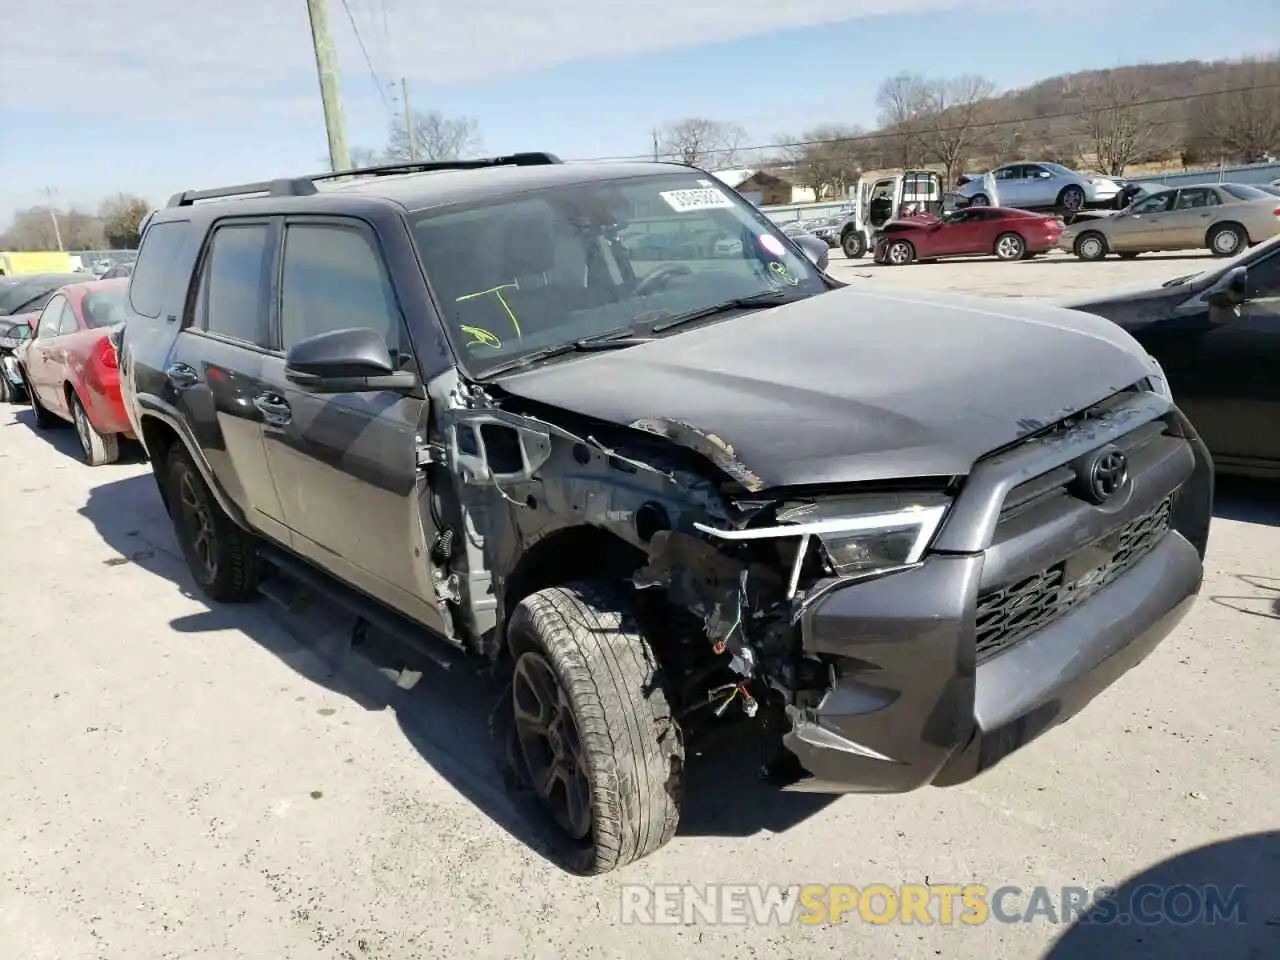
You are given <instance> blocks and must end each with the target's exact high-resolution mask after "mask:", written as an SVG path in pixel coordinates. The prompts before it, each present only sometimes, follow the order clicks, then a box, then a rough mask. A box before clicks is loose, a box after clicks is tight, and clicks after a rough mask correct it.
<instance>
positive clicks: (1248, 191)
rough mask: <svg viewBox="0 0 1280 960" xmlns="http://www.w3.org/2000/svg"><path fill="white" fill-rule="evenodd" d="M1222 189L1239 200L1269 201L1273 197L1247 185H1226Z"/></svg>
mask: <svg viewBox="0 0 1280 960" xmlns="http://www.w3.org/2000/svg"><path fill="white" fill-rule="evenodd" d="M1222 189H1223V190H1225V191H1226V192H1227V193H1229V194H1231V195H1232V196H1233V197H1235V198H1236V199H1237V200H1268V199H1270V197H1271V195H1270V194H1268V193H1264V192H1263V191H1261V190H1259V189H1258V188H1257V187H1251V186H1249V184H1247V183H1224V184H1222Z"/></svg>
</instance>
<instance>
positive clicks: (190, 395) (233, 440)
mask: <svg viewBox="0 0 1280 960" xmlns="http://www.w3.org/2000/svg"><path fill="white" fill-rule="evenodd" d="M279 229H280V226H279V222H278V221H276V220H273V219H270V218H238V217H232V218H226V219H222V220H220V221H218V222H217V223H216V224H215V225H214V227H213V229H212V230H211V231H210V233H209V236H208V238H207V239H206V241H205V246H204V249H203V251H201V255H200V261H199V264H198V266H197V268H196V280H195V285H194V287H193V289H192V290H191V291H190V292H189V296H188V298H187V303H186V308H185V316H184V317H183V320H182V329H181V331H180V332H179V333H178V336H177V337H176V338H175V340H174V345H173V349H172V350H171V351H170V353H169V356H168V359H167V361H166V366H165V371H164V376H165V378H166V390H167V392H168V393H169V395H170V396H171V397H172V398H173V399H172V402H173V403H174V405H175V406H177V407H178V408H179V409H180V410H181V411H182V412H183V414H184V416H185V419H186V421H187V422H188V423H189V424H190V426H191V429H192V430H193V431H194V432H195V434H196V439H197V442H198V443H199V445H200V448H201V451H202V452H203V454H204V456H205V459H206V460H207V461H208V463H209V466H210V468H211V469H212V471H213V474H214V477H215V479H216V480H217V482H218V484H219V486H221V487H222V489H223V490H224V491H225V493H226V494H227V496H228V497H230V498H231V500H232V502H234V503H235V504H236V506H237V507H239V508H240V510H241V511H242V512H243V513H244V516H245V519H246V520H247V522H248V523H249V524H250V525H251V526H252V527H254V528H255V529H256V530H257V531H258V532H260V533H262V534H265V535H266V536H268V537H270V538H271V539H274V540H276V541H278V542H281V543H284V544H286V545H288V544H289V542H290V541H289V535H288V528H287V527H285V526H284V524H283V523H282V522H281V520H280V515H281V508H280V500H279V497H278V496H277V495H276V491H275V486H274V485H273V484H272V481H271V472H270V470H269V469H268V467H267V455H266V450H265V448H264V446H263V438H262V415H261V413H260V412H259V411H258V409H257V408H256V407H255V406H254V405H253V398H254V397H256V396H257V395H258V394H260V393H261V392H262V391H263V389H264V387H263V383H262V365H263V360H264V358H265V357H266V354H267V350H268V344H269V343H270V326H269V323H268V319H267V317H268V314H267V307H268V301H269V297H270V290H271V284H270V282H269V278H270V277H271V276H272V269H273V267H274V263H275V260H274V256H275V240H276V237H277V236H278V235H279Z"/></svg>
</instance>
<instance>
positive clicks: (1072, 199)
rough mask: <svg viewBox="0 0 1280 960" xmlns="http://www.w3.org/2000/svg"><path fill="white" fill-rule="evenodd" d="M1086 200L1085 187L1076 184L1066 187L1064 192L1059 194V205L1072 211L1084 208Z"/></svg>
mask: <svg viewBox="0 0 1280 960" xmlns="http://www.w3.org/2000/svg"><path fill="white" fill-rule="evenodd" d="M1084 200H1085V197H1084V188H1083V187H1078V186H1076V185H1075V184H1072V185H1071V186H1069V187H1064V188H1063V190H1062V192H1061V193H1060V194H1058V206H1060V207H1062V208H1063V209H1066V210H1070V211H1071V212H1072V213H1075V212H1076V211H1077V210H1082V209H1084Z"/></svg>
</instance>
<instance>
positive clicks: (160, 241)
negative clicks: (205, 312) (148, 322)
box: [129, 220, 194, 319]
mask: <svg viewBox="0 0 1280 960" xmlns="http://www.w3.org/2000/svg"><path fill="white" fill-rule="evenodd" d="M193 232H194V231H193V230H192V227H191V224H190V222H189V221H186V220H166V221H163V222H161V223H153V224H151V226H149V227H148V228H147V232H146V234H145V235H144V236H143V238H142V247H141V249H139V250H138V259H137V262H136V263H135V265H134V268H133V276H132V277H130V279H129V306H130V307H132V308H133V312H134V313H136V314H138V315H139V316H143V317H149V318H151V319H155V318H157V317H159V316H160V315H161V314H162V313H163V312H164V308H165V301H166V299H167V298H169V297H170V296H172V295H173V291H177V290H179V289H181V290H185V289H186V283H185V281H186V280H188V279H189V278H187V277H181V276H178V274H180V273H182V272H183V271H188V270H190V268H191V263H190V262H189V260H190V258H189V257H188V256H186V255H185V254H186V253H187V251H188V250H189V249H190V247H191V238H192V233H193ZM172 312H181V310H180V307H179V306H178V305H175V307H174V310H173V311H172Z"/></svg>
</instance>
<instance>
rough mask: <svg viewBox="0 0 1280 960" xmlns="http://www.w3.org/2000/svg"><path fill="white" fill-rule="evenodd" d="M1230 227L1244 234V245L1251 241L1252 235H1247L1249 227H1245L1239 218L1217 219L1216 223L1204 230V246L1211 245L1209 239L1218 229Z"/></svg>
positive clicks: (1210, 239)
mask: <svg viewBox="0 0 1280 960" xmlns="http://www.w3.org/2000/svg"><path fill="white" fill-rule="evenodd" d="M1230 227H1234V228H1235V229H1237V230H1239V231H1240V232H1241V233H1242V234H1243V235H1244V242H1245V245H1246V246H1247V245H1249V244H1251V243H1253V237H1251V236H1249V228H1248V227H1246V226H1245V225H1244V224H1243V223H1241V222H1240V221H1239V220H1219V221H1218V222H1217V223H1215V224H1212V225H1211V226H1210V227H1209V229H1208V230H1206V231H1205V232H1204V245H1205V246H1206V247H1211V241H1212V239H1213V235H1214V234H1215V233H1217V232H1218V231H1219V230H1223V229H1226V228H1230ZM1236 252H1237V253H1238V252H1239V251H1236Z"/></svg>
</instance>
